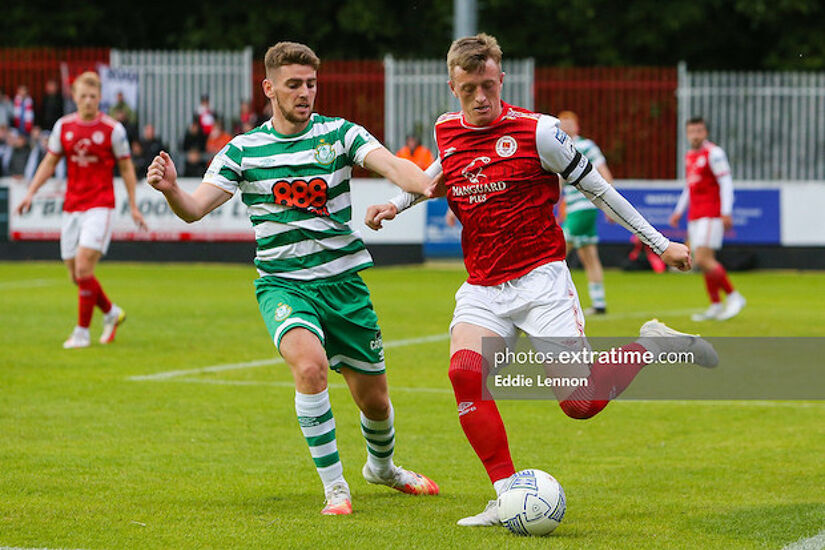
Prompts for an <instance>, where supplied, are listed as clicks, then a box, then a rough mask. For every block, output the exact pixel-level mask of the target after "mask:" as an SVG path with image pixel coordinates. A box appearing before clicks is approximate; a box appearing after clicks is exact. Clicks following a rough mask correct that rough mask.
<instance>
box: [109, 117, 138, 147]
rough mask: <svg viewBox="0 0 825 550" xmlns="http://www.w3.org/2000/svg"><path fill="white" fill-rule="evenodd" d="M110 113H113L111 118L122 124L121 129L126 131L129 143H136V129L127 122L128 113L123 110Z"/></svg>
mask: <svg viewBox="0 0 825 550" xmlns="http://www.w3.org/2000/svg"><path fill="white" fill-rule="evenodd" d="M111 112H112V113H113V115H112V118H114V119H115V120H116V121H118V122H120V123H121V124H123V127H124V128H125V129H126V137H127V138H128V139H129V143H132V142H134V141H137V139H138V129H137V126H135V125H134V124H132V123H131V122H130V121H129V113H128V112H127V111H124V110H123V109H115V110H114V111H111Z"/></svg>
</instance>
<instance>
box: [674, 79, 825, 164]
mask: <svg viewBox="0 0 825 550" xmlns="http://www.w3.org/2000/svg"><path fill="white" fill-rule="evenodd" d="M691 116H702V117H704V118H705V120H706V121H707V122H708V126H709V129H710V139H711V141H713V142H715V143H716V144H718V145H719V146H721V147H722V148H723V149H724V150H725V151H726V152H727V154H728V159H729V160H730V164H731V170H732V172H733V177H734V179H737V180H822V179H825V155H823V152H825V73H821V72H820V73H812V72H807V73H803V72H722V71H717V72H690V71H688V70H687V68H686V67H685V65H684V64H680V67H679V129H678V132H677V134H678V143H679V151H680V152H681V154H679V155H678V171H677V173H676V177H678V178H683V177H684V151H685V150H686V149H687V142H686V138H685V135H684V126H685V122H686V121H687V119H688V118H689V117H691Z"/></svg>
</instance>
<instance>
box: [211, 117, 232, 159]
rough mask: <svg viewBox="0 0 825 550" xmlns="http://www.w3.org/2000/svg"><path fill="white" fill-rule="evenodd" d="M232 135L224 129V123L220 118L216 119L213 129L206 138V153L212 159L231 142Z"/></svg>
mask: <svg viewBox="0 0 825 550" xmlns="http://www.w3.org/2000/svg"><path fill="white" fill-rule="evenodd" d="M231 139H232V136H230V135H229V134H227V133H226V132H225V131H224V129H223V123H221V121H220V120H216V121H215V125H214V126H213V127H212V131H211V132H210V133H209V137H208V138H207V140H206V154H207V156H208V157H209V158H210V159H211V158H212V157H213V156H215V154H216V153H217V152H218V151H220V150H221V149H223V147H224V145H226V144H227V143H229V141H230V140H231Z"/></svg>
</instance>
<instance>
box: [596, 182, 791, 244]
mask: <svg viewBox="0 0 825 550" xmlns="http://www.w3.org/2000/svg"><path fill="white" fill-rule="evenodd" d="M620 191H621V193H622V195H624V197H625V198H626V199H627V200H629V201H630V203H631V204H633V206H635V207H636V209H637V210H638V211H639V212H640V213H641V214H642V216H644V217H645V219H647V221H649V222H650V223H651V224H652V225H653V226H654V227H655V228H656V229H658V230H659V231H661V232H662V233H663V234H664V235H665V236H666V237H667V238H669V239H672V240H675V241H679V242H684V241H685V239H686V238H687V214H685V215H683V216H682V219H681V220H680V221H679V227H677V228H673V227H670V225H669V224H668V220H669V219H670V215H671V214H672V213H673V209H674V208H675V207H676V202H677V201H678V200H679V195H680V194H681V191H680V190H678V189H672V188H671V189H667V188H660V189H649V188H648V189H633V188H626V189H621V190H620ZM597 228H598V234H599V240H600V241H601V242H604V243H627V242H629V241H630V232H629V231H628V230H626V229H625V228H624V227H622V226H621V225H619V224H616V223H608V222H607V219H606V218H605V216H604V214H603V213H602V214H600V215H599V218H598V223H597ZM779 232H780V224H779V189H739V190H736V191H735V192H734V203H733V227H732V228H731V229H729V230H728V231H726V232H725V243H728V244H776V245H778V244H780V241H779Z"/></svg>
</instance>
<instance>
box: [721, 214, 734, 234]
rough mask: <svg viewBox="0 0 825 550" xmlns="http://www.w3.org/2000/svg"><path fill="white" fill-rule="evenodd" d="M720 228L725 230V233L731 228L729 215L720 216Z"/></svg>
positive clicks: (731, 219)
mask: <svg viewBox="0 0 825 550" xmlns="http://www.w3.org/2000/svg"><path fill="white" fill-rule="evenodd" d="M722 227H724V228H725V231H727V230H728V229H730V228H732V227H733V216H731V215H730V214H729V215H727V216H722Z"/></svg>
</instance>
